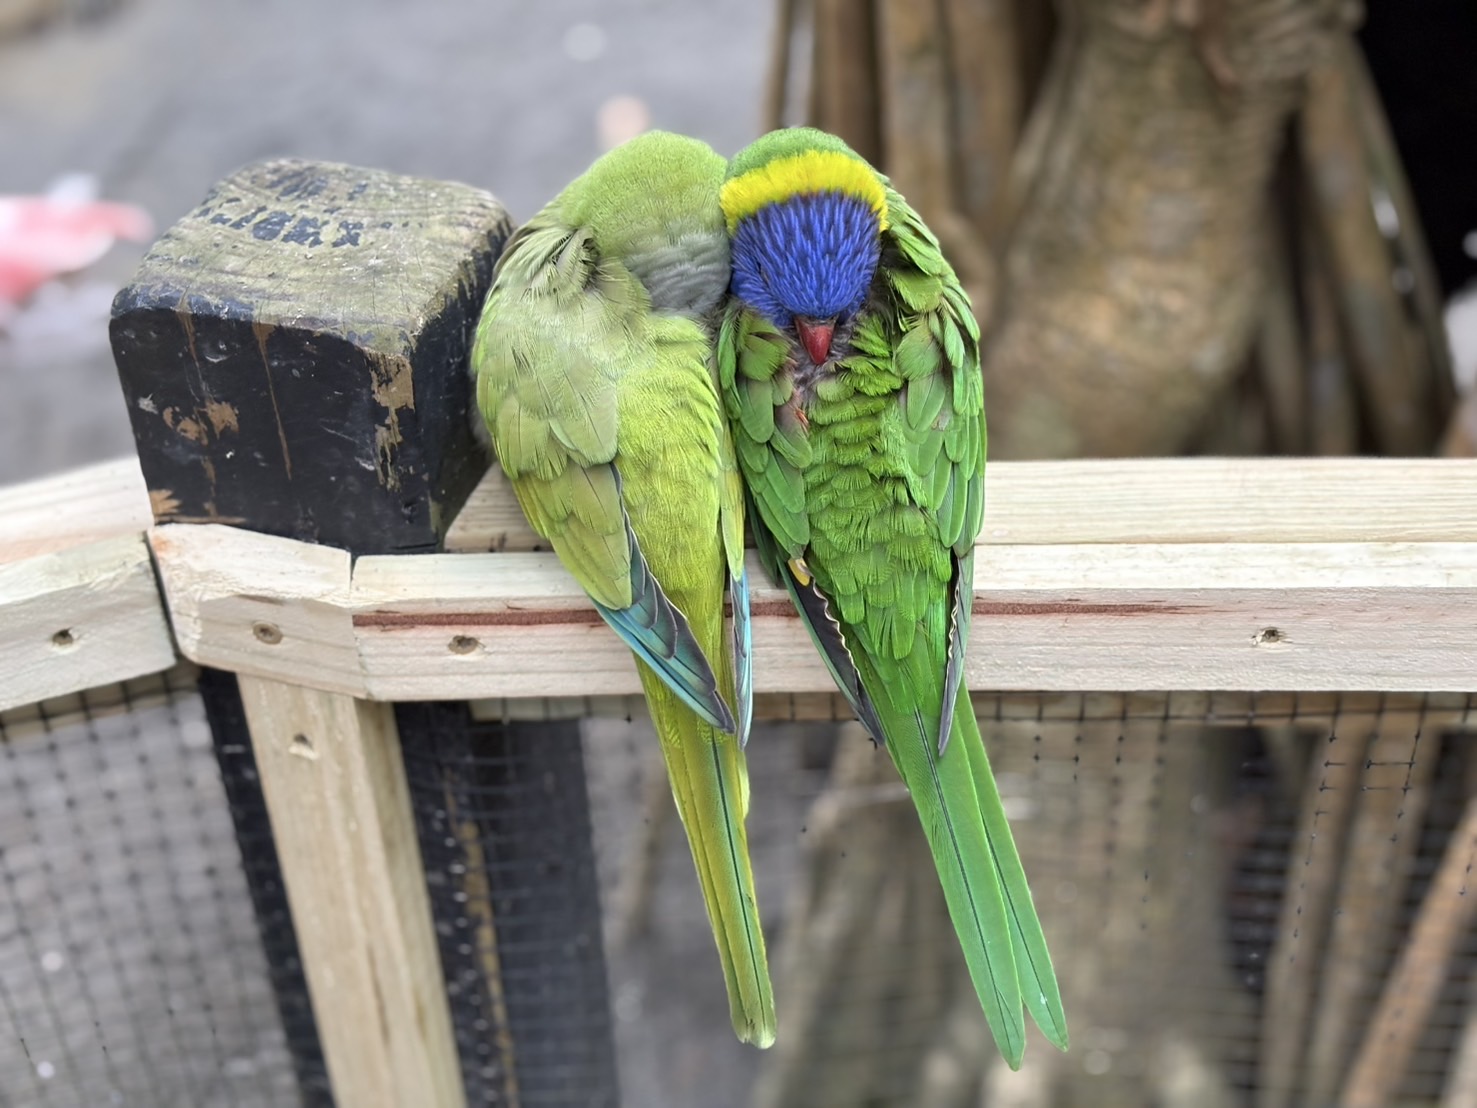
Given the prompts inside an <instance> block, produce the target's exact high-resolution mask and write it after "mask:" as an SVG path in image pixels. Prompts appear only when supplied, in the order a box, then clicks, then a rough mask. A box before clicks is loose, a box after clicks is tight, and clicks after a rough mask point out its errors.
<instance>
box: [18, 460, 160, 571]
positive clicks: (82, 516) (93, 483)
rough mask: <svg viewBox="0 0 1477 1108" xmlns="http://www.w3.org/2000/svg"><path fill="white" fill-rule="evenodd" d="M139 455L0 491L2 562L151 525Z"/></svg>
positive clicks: (73, 470)
mask: <svg viewBox="0 0 1477 1108" xmlns="http://www.w3.org/2000/svg"><path fill="white" fill-rule="evenodd" d="M152 520H153V517H152V515H151V513H150V511H149V493H148V490H147V489H146V488H145V487H144V475H143V473H142V472H141V471H140V470H139V467H138V459H137V458H135V457H128V458H118V459H116V460H114V461H111V462H100V463H98V464H97V465H90V466H84V467H82V468H80V469H72V470H68V471H66V472H65V473H58V474H55V475H53V476H50V477H44V478H42V479H40V480H38V481H27V482H25V483H23V484H19V485H7V486H5V487H4V488H0V562H16V561H20V560H21V559H22V558H34V557H36V556H37V555H38V554H51V553H54V552H56V551H59V550H66V549H69V548H71V547H76V546H82V545H85V544H87V543H89V542H96V541H98V540H100V539H111V538H116V537H117V536H119V535H140V534H142V533H143V532H144V531H145V530H146V529H147V528H148V526H149V524H150V523H151V522H152Z"/></svg>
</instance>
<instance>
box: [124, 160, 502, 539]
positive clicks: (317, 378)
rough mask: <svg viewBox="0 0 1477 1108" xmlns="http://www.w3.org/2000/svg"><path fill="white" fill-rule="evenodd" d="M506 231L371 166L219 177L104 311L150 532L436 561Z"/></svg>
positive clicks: (482, 196)
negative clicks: (218, 531)
mask: <svg viewBox="0 0 1477 1108" xmlns="http://www.w3.org/2000/svg"><path fill="white" fill-rule="evenodd" d="M510 230H511V221H510V220H509V218H508V215H507V213H506V212H505V211H504V210H503V208H502V205H500V204H499V203H498V201H497V200H496V199H495V198H494V197H492V196H491V195H490V194H488V193H486V192H484V191H482V190H480V189H474V188H470V187H468V186H466V185H459V184H453V183H450V182H445V181H431V180H424V179H420V178H413V177H402V176H399V175H397V174H392V173H386V172H383V171H380V170H372V169H361V168H358V167H355V166H347V165H337V164H329V163H319V162H304V161H294V160H282V161H268V162H260V163H257V164H255V165H250V166H246V167H245V168H243V169H241V170H238V171H237V172H236V173H234V174H232V175H231V176H230V177H228V178H226V179H225V180H223V181H221V182H219V183H218V184H217V185H216V186H215V187H214V188H213V189H212V190H211V192H210V194H209V195H208V196H206V198H205V199H204V200H203V201H202V202H201V204H200V206H199V207H198V208H196V209H195V210H194V211H192V212H190V213H189V214H187V215H186V216H184V217H183V218H182V219H181V220H179V222H177V223H176V224H175V225H174V226H173V227H171V228H170V229H169V230H168V231H166V232H165V233H164V234H163V235H162V236H161V237H160V239H159V241H158V242H157V243H155V244H154V246H153V247H152V248H151V249H150V251H149V253H148V254H147V255H146V256H145V258H144V260H143V262H142V263H141V264H140V266H139V269H138V271H137V273H136V274H135V275H134V278H133V280H132V282H131V283H130V284H129V285H128V287H126V288H125V289H123V291H122V292H120V293H119V294H118V297H117V299H116V300H115V301H114V304H113V319H112V324H111V327H110V333H111V336H112V341H113V352H114V357H115V360H116V361H117V363H118V372H119V378H120V380H121V382H122V385H123V393H124V399H125V401H126V403H127V405H128V412H129V416H130V418H131V419H132V421H133V430H134V436H135V438H136V440H137V442H138V447H139V455H140V458H141V460H142V465H143V471H144V475H145V477H146V478H147V480H148V485H149V489H150V492H151V494H152V496H153V506H154V514H155V518H156V520H157V521H158V522H161V523H164V522H171V523H182V522H200V521H208V522H216V523H232V522H234V523H241V524H243V525H247V526H250V527H252V528H253V529H254V530H258V531H263V532H266V533H269V534H276V535H289V536H291V537H293V538H298V539H304V540H311V541H317V542H322V543H328V544H331V545H335V546H342V547H344V548H345V549H347V550H353V551H354V552H356V553H369V552H372V553H391V552H394V553H399V552H406V551H416V552H419V551H425V550H432V549H435V548H436V546H437V545H438V542H439V539H440V537H441V535H442V534H443V533H444V530H445V526H446V523H447V522H448V521H449V520H450V518H451V516H453V515H454V514H455V513H456V510H457V508H459V507H460V505H461V503H462V501H463V500H464V499H465V497H466V494H467V492H468V491H470V489H471V488H472V487H473V486H474V485H475V484H476V482H477V479H478V477H480V476H481V473H482V470H483V468H484V467H485V464H486V460H485V457H484V455H483V453H482V451H481V450H480V449H478V447H477V446H476V444H475V442H474V440H473V432H472V423H471V420H470V418H469V414H468V413H469V406H470V398H471V391H472V390H471V385H470V383H469V382H468V379H467V372H466V362H467V350H468V347H469V345H470V341H471V332H472V328H473V326H474V325H475V323H476V320H477V316H478V313H479V311H480V309H481V306H482V300H483V297H484V296H485V295H486V292H487V288H488V286H489V284H490V283H491V278H492V267H493V264H494V263H495V262H496V260H497V257H498V254H499V252H500V251H501V249H502V244H503V242H504V240H505V239H506V238H507V235H508V233H509V232H510Z"/></svg>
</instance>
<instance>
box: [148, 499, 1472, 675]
mask: <svg viewBox="0 0 1477 1108" xmlns="http://www.w3.org/2000/svg"><path fill="white" fill-rule="evenodd" d="M153 541H154V548H155V553H156V556H157V558H158V561H159V565H160V569H161V573H162V574H163V576H164V578H165V580H166V581H167V582H177V581H181V580H189V579H192V578H191V575H192V574H193V575H195V577H197V578H198V577H199V576H200V574H199V573H198V567H200V566H208V567H215V566H230V567H232V572H231V573H230V574H229V575H225V574H220V573H217V572H215V571H214V570H212V571H211V572H209V573H208V574H206V575H205V580H206V584H208V586H209V588H203V587H198V588H197V587H195V586H190V587H186V588H181V587H179V586H178V585H176V584H173V583H172V584H171V585H170V586H169V587H170V597H171V604H172V605H185V606H186V607H185V610H184V611H182V612H179V613H178V614H177V615H176V617H175V618H176V623H177V625H179V626H181V627H197V628H199V629H200V630H199V633H197V634H190V635H186V634H183V633H182V634H181V636H180V639H181V649H182V651H183V652H184V653H185V654H186V655H187V656H188V657H191V658H192V659H193V660H195V661H197V662H201V663H203V664H217V665H219V664H224V663H226V662H229V664H230V665H231V666H233V667H235V668H237V669H239V670H241V671H242V672H248V673H256V674H258V675H261V676H270V677H275V678H277V679H280V680H286V681H302V682H308V683H312V682H314V681H320V680H321V681H331V682H335V683H336V684H335V685H334V687H336V688H345V687H350V686H352V687H353V688H355V689H356V690H357V689H360V688H361V686H359V685H357V684H354V682H355V681H356V680H362V682H363V685H362V691H363V693H364V694H366V695H368V696H370V697H372V698H376V699H395V700H422V699H475V698H489V697H491V698H496V697H539V696H552V697H557V696H567V695H568V692H569V687H570V682H571V680H577V681H578V684H579V687H580V690H581V692H582V693H583V694H584V695H588V696H610V695H624V694H630V693H634V692H636V691H637V690H638V687H639V686H638V684H637V680H636V673H635V668H634V666H633V664H632V662H631V659H630V655H629V651H627V650H626V649H625V648H624V647H623V646H622V645H621V644H620V642H619V640H617V639H616V637H615V636H614V635H613V634H612V633H611V632H610V631H609V630H608V629H607V628H606V627H605V625H604V624H603V622H602V621H601V620H600V619H599V617H598V616H597V615H596V614H595V612H594V609H593V608H592V607H591V605H590V603H589V600H588V598H587V597H586V596H585V594H584V593H583V592H582V591H581V590H580V588H579V587H578V585H576V584H575V583H574V581H573V579H572V578H570V577H569V576H568V574H566V573H565V572H564V570H563V569H562V568H561V567H560V566H559V564H558V562H557V560H556V559H555V557H554V556H553V555H552V554H546V553H502V554H483V555H468V554H439V555H422V556H418V557H414V558H404V557H365V558H361V559H359V560H358V562H357V563H356V564H355V565H354V567H353V569H352V572H350V573H349V575H348V583H347V588H348V595H347V599H346V598H345V595H344V587H345V578H344V568H340V569H338V570H335V571H334V572H333V574H332V577H333V580H332V582H331V583H329V582H328V580H327V579H328V576H329V574H328V573H327V572H325V573H324V575H323V578H322V579H321V580H319V579H315V580H314V581H312V582H310V583H309V585H308V586H307V587H303V586H302V585H301V583H300V577H299V576H297V574H298V572H299V570H300V568H301V565H302V564H305V563H308V562H311V560H312V559H313V558H315V557H319V556H321V552H317V553H310V552H309V551H307V550H300V549H299V548H298V546H297V545H296V544H293V543H292V542H291V541H290V540H274V541H273V544H272V546H271V547H270V548H269V547H268V546H267V545H266V544H264V542H263V541H262V539H261V538H260V537H258V536H247V537H245V538H243V537H242V533H241V532H239V531H236V530H234V529H232V528H226V527H191V528H181V527H163V528H159V529H157V530H156V531H155V532H154V537H153ZM283 561H285V562H286V563H287V564H286V565H279V564H278V563H279V562H283ZM750 573H751V575H752V577H753V578H754V580H755V581H756V582H759V583H758V584H757V585H756V587H755V588H754V594H753V612H754V640H755V651H754V654H755V684H756V687H757V688H758V689H760V690H762V691H765V692H828V691H830V689H831V687H832V686H831V681H830V678H829V676H828V674H827V673H826V671H825V669H824V667H823V666H822V665H821V664H820V662H819V661H818V659H817V658H816V655H815V651H814V648H813V647H812V646H811V644H810V641H809V640H808V638H807V637H806V636H805V634H804V632H803V630H802V629H801V627H800V625H799V622H798V620H797V619H796V617H795V616H794V614H793V611H792V609H791V606H790V603H789V600H788V598H787V597H786V596H785V595H784V593H783V592H781V591H780V590H778V589H775V588H773V587H771V586H769V585H768V584H766V583H763V576H762V573H761V571H760V569H759V567H758V565H757V564H753V563H751V566H750ZM284 581H286V582H288V587H285V588H284V587H282V586H281V584H280V582H284ZM191 605H195V606H197V607H198V610H199V612H200V613H202V614H198V615H197V614H195V612H194V611H193V610H192V609H191V607H190V606H191ZM264 613H271V618H270V622H272V623H273V625H274V626H275V627H276V628H278V629H279V630H280V631H281V632H282V638H281V639H280V640H279V641H271V642H267V641H263V639H262V637H261V636H260V634H258V633H257V632H255V631H253V628H254V627H256V626H257V625H258V624H259V623H261V622H262V621H263V619H264ZM975 613H976V618H975V620H974V621H973V626H972V635H973V641H972V643H971V645H970V648H969V654H968V666H967V671H966V678H967V680H968V682H969V685H970V687H971V688H976V689H1021V690H1024V689H1040V690H1059V691H1073V690H1080V689H1118V690H1151V689H1185V690H1192V689H1278V690H1299V689H1303V690H1326V689H1350V690H1357V689H1371V690H1388V689H1395V690H1402V691H1422V690H1447V691H1466V690H1468V689H1470V687H1471V686H1472V685H1473V682H1474V674H1477V543H1470V542H1426V543H1406V542H1384V543H1348V542H1342V543H1216V544H1197V543H1176V544H1165V543H1159V544H1146V543H1133V544H1130V543H1080V544H1065V545H1063V544H1056V545H1039V546H1038V545H1029V544H1020V545H1001V544H989V545H984V546H981V547H980V548H979V551H978V554H977V558H976V567H975ZM346 623H347V624H348V626H347V627H346V626H345V625H346ZM299 634H300V635H301V636H302V640H303V641H302V642H299V643H289V642H288V638H289V636H290V635H299ZM267 638H269V639H271V638H273V636H272V635H268V636H267ZM319 643H321V644H322V650H323V652H324V656H325V657H324V662H323V664H322V665H321V666H320V665H314V664H313V663H312V658H313V652H314V651H315V650H316V649H319V647H318V646H317V645H316V644H319ZM284 647H286V648H287V649H284ZM355 657H357V665H358V674H359V677H358V678H355V677H354V676H353V675H352V673H351V671H350V670H349V668H348V667H349V666H350V665H351V659H353V658H355Z"/></svg>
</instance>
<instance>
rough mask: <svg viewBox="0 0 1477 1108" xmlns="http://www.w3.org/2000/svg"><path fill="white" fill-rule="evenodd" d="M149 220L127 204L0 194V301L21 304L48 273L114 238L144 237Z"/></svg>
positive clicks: (92, 255) (83, 259)
mask: <svg viewBox="0 0 1477 1108" xmlns="http://www.w3.org/2000/svg"><path fill="white" fill-rule="evenodd" d="M153 233H154V223H153V220H151V219H150V218H149V215H148V213H147V212H145V211H144V210H143V209H142V208H136V207H134V206H133V205H131V204H111V203H105V202H101V201H90V200H86V201H84V200H74V199H69V198H65V197H56V196H0V303H5V302H8V303H11V304H20V303H21V302H22V301H24V300H25V299H26V298H27V297H29V296H30V295H31V293H33V292H35V291H36V289H38V288H40V287H41V286H42V285H44V284H45V283H46V282H47V281H49V280H51V279H52V278H53V277H56V276H59V275H60V274H63V273H75V272H76V271H77V270H79V269H85V268H87V267H88V266H89V265H91V264H92V263H93V262H95V261H97V260H98V259H99V258H101V257H102V256H103V255H104V254H106V253H107V252H108V249H109V248H110V247H111V246H112V245H113V243H114V242H116V241H117V240H118V239H127V240H129V241H131V242H144V241H147V240H148V238H149V236H150V235H152V234H153Z"/></svg>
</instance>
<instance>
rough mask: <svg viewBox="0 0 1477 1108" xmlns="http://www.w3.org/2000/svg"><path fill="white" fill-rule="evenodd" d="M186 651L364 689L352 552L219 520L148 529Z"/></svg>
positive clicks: (315, 683)
mask: <svg viewBox="0 0 1477 1108" xmlns="http://www.w3.org/2000/svg"><path fill="white" fill-rule="evenodd" d="M149 544H150V546H151V547H152V548H153V551H154V558H155V560H156V563H157V564H158V567H159V578H160V581H161V582H162V583H163V586H164V593H165V596H166V597H167V598H168V603H169V613H170V622H171V624H172V625H173V627H174V634H175V640H176V641H177V642H178V644H179V649H180V653H181V654H183V655H184V656H185V657H187V658H189V659H190V660H191V661H193V662H197V663H198V664H200V665H205V666H215V667H217V668H219V669H229V670H234V671H236V672H238V673H247V674H256V675H258V676H263V677H273V676H275V677H279V678H281V679H282V680H285V681H295V682H297V683H298V684H302V685H307V686H309V687H312V688H318V689H325V690H330V691H334V692H346V693H361V694H362V693H363V692H364V681H363V677H362V675H361V673H360V665H359V656H358V651H357V649H356V647H355V643H354V632H353V626H352V624H351V622H350V619H349V615H348V612H347V610H346V605H347V603H348V599H349V563H350V558H349V555H348V554H347V553H346V552H345V551H342V550H338V549H336V548H334V547H328V546H318V545H316V544H314V543H304V542H296V541H294V540H292V539H282V538H277V537H275V536H273V535H259V534H257V533H256V532H254V531H244V530H241V529H240V528H236V527H226V526H223V525H221V524H166V525H164V526H162V527H157V528H155V529H154V530H153V531H152V532H151V533H150V535H149Z"/></svg>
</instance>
